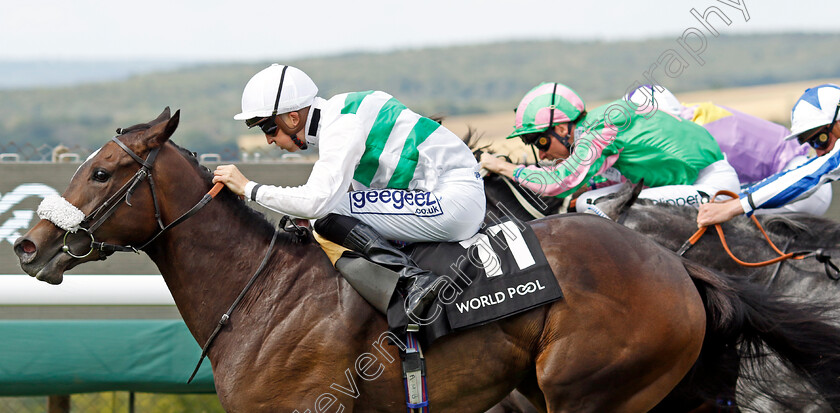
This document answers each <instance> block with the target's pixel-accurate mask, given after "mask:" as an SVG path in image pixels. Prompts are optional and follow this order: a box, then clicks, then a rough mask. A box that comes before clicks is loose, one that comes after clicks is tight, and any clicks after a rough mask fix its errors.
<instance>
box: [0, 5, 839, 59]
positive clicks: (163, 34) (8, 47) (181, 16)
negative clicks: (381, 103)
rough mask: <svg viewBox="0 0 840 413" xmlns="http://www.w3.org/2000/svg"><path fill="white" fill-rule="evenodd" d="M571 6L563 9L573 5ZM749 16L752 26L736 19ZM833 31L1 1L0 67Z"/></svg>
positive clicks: (758, 8) (774, 24)
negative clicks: (6, 63)
mask: <svg viewBox="0 0 840 413" xmlns="http://www.w3.org/2000/svg"><path fill="white" fill-rule="evenodd" d="M569 3H571V5H570V4H569ZM732 5H735V6H738V7H740V8H742V9H743V8H746V10H747V13H748V14H749V21H745V20H746V19H745V16H744V13H743V12H742V11H739V10H738V9H737V8H736V7H733V6H732ZM711 6H715V7H718V8H719V10H720V11H721V12H723V14H724V15H725V16H726V17H727V18H729V19H730V20H731V24H730V25H729V26H727V25H726V24H725V23H723V22H722V21H721V20H719V19H718V18H717V17H715V16H710V17H709V20H710V21H711V22H712V25H713V26H714V27H715V28H716V29H717V30H718V31H719V32H720V33H722V34H736V33H754V32H762V33H763V32H779V31H792V30H793V31H804V32H815V31H819V32H825V31H832V32H837V31H840V26H838V22H839V21H840V19H838V18H840V2H837V1H833V0H797V1H793V0H740V2H739V0H636V1H633V0H595V1H579V0H578V1H569V0H540V1H537V0H505V1H500V0H418V1H412V2H408V1H401V0H298V1H282V0H280V1H278V0H225V1H215V0H202V1H198V0H142V1H130V2H128V1H122V0H110V1H104V0H24V1H12V0H4V1H3V5H2V7H0V60H22V59H27V60H28V59H39V60H43V59H60V60H77V59H121V60H122V59H126V60H137V59H138V58H152V59H179V60H195V59H200V60H236V61H243V60H266V59H276V60H279V59H285V58H296V57H305V56H321V55H325V54H335V53H341V52H350V51H387V50H394V49H401V48H417V47H426V46H442V45H460V44H471V43H484V42H491V41H499V40H509V39H603V40H619V39H640V38H649V37H673V38H674V39H676V38H677V37H679V36H680V35H681V34H682V33H683V32H684V31H685V30H686V29H689V28H692V27H694V28H698V29H699V28H701V27H700V23H699V22H698V20H697V19H695V18H694V17H693V16H692V14H691V10H692V9H695V10H697V11H698V12H699V13H701V14H702V13H704V12H705V11H706V10H707V9H708V8H709V7H711Z"/></svg>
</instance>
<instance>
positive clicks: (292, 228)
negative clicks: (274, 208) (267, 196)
mask: <svg viewBox="0 0 840 413" xmlns="http://www.w3.org/2000/svg"><path fill="white" fill-rule="evenodd" d="M279 226H280V227H281V228H283V231H285V232H293V233H294V234H295V236H297V237H298V238H305V237H309V236H311V235H310V233H309V230H308V229H307V228H304V227H302V226H299V225H297V224H295V222H294V220H292V219H291V218H290V217H289V216H288V215H284V216H283V218H282V219H280V225H279ZM278 234H280V231H278V230H274V235H273V236H272V237H271V243H269V244H268V249H266V251H265V256H264V257H263V260H262V262H261V263H260V266H259V267H257V271H256V272H254V275H252V276H251V279H250V280H248V283H247V284H245V288H243V289H242V291H241V292H240V293H239V295H238V296H237V297H236V299H235V300H233V304H231V306H230V308H229V309H228V310H227V312H225V313H224V314H222V318H221V319H220V320H219V323H218V324H216V329H215V330H213V332H212V333H211V334H210V337H209V338H207V342H205V343H204V346H203V347H202V348H201V357H199V359H198V364H196V366H195V369H194V370H193V372H192V374H191V375H190V378H189V379H188V380H187V384H189V383H190V382H192V380H193V378H195V375H196V373H198V369H199V368H200V367H201V362H203V361H204V358H205V357H207V352H208V351H209V350H210V345H211V344H213V341H215V340H216V336H218V335H219V333H220V332H221V331H222V328H223V327H224V326H225V325H227V323H228V321H229V320H230V316H231V314H233V310H235V309H236V307H237V306H238V305H239V303H240V302H241V301H242V298H244V297H245V294H247V293H248V290H250V289H251V286H252V285H254V281H256V280H257V277H259V275H260V274H261V273H262V271H263V269H265V266H266V264H268V259H269V257H271V251H273V250H274V243H275V241H277V235H278Z"/></svg>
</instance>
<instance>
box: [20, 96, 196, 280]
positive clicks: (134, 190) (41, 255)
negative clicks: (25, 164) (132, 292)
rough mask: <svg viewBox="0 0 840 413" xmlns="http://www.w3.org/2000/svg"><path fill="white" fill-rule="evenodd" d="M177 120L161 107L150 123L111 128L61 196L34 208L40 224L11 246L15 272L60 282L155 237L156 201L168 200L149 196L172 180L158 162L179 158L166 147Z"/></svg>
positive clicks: (157, 227)
mask: <svg viewBox="0 0 840 413" xmlns="http://www.w3.org/2000/svg"><path fill="white" fill-rule="evenodd" d="M179 120H180V111H177V112H175V114H174V115H170V111H169V108H168V107H167V108H166V109H164V111H163V112H162V113H161V114H160V116H158V117H157V118H156V119H154V120H152V121H151V122H149V123H145V124H138V125H135V126H132V127H130V128H125V129H118V130H117V132H118V135H117V136H115V137H114V138H113V139H112V140H110V141H108V142H107V143H106V144H105V145H103V146H102V147H101V148H100V149H99V150H97V151H96V152H94V153H93V155H91V156H90V157H89V158H88V159H87V160H86V161H85V162H84V163H83V164H82V165H81V166H80V167H79V169H78V170H77V171H76V173H75V174H74V175H73V177H72V179H71V181H70V185H69V186H68V187H67V190H65V191H64V193H63V194H62V196H61V197H58V196H56V197H54V198H47V199H45V200H44V202H43V203H42V204H41V206H39V208H38V214H39V216H40V217H41V218H42V219H41V221H40V222H38V223H37V224H36V225H35V227H33V228H32V229H31V230H29V231H28V232H27V233H26V234H25V235H23V236H22V237H20V238H19V239H18V240H17V241H16V242H15V244H14V251H15V253H16V254H17V256H18V258H19V260H20V264H21V268H23V270H24V271H25V272H26V273H27V274H29V275H31V276H33V277H36V278H37V279H39V280H41V281H46V282H48V283H50V284H60V283H61V282H62V281H63V277H64V272H65V271H67V270H69V269H72V268H74V267H76V266H77V265H79V264H82V263H85V262H89V261H94V260H103V259H105V258H107V257H108V256H109V255H110V254H112V253H113V252H114V251H124V250H125V249H120V248H127V249H132V247H130V246H132V245H134V246H140V245H144V244H145V242H146V241H147V240H149V239H151V238H152V237H154V236H155V233H156V232H157V231H160V229H161V228H162V224H161V222H162V221H161V216H162V215H167V214H168V213H169V211H166V210H165V209H161V208H159V199H158V198H164V197H168V198H171V197H172V195H170V194H165V193H156V190H155V180H156V179H157V180H160V181H165V180H166V179H167V176H170V175H171V172H170V173H167V171H166V170H167V168H170V169H171V167H170V166H169V164H171V163H173V162H172V161H169V160H167V161H166V162H162V161H161V160H162V159H163V158H172V154H175V155H178V153H177V149H176V147H175V146H174V145H166V143H167V142H168V141H169V138H170V137H171V136H172V134H173V133H174V132H175V129H176V128H177V127H178V122H179ZM178 157H179V158H181V159H182V160H185V159H184V158H183V157H182V156H180V155H178ZM156 160H157V162H155V161H156ZM144 181H145V182H144ZM158 192H159V191H158Z"/></svg>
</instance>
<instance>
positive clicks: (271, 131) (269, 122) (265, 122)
mask: <svg viewBox="0 0 840 413" xmlns="http://www.w3.org/2000/svg"><path fill="white" fill-rule="evenodd" d="M245 125H246V126H248V128H249V129H250V128H253V127H254V126H259V127H260V129H261V130H262V131H263V133H264V134H266V135H268V136H274V135H277V123H276V122H274V116H269V117H267V118H251V119H248V120H246V121H245Z"/></svg>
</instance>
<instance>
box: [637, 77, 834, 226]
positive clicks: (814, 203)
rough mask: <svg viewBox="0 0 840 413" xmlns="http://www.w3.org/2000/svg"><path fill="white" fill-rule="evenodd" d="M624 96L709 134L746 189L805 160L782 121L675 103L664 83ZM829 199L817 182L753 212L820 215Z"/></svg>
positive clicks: (804, 153)
mask: <svg viewBox="0 0 840 413" xmlns="http://www.w3.org/2000/svg"><path fill="white" fill-rule="evenodd" d="M625 99H627V100H630V101H632V102H633V103H635V104H636V105H638V106H639V107H647V106H649V105H651V104H653V105H654V107H656V109H657V110H661V111H664V112H666V113H670V114H672V115H675V116H679V117H681V118H683V119H687V120H690V121H692V122H694V123H697V124H698V125H700V126H703V127H704V128H706V130H708V131H709V133H711V134H712V136H714V138H715V140H716V141H717V143H718V145H720V149H721V151H723V154H724V155H725V156H726V160H727V161H728V162H729V163H730V164H731V165H732V167H733V168H735V172H737V173H738V178H739V179H740V181H741V187H742V188H745V187H747V186H749V185H752V184H754V183H756V182H758V181H760V180H762V179H764V178H766V177H768V176H770V175H773V174H775V173H778V172H781V171H784V170H788V169H793V168H795V167H797V166H799V165H802V164H803V163H805V162H807V161H808V157H807V155H808V152H809V150H808V145H802V144H800V143H799V142H797V141H795V140H786V139H785V137H787V136H789V135H790V134H791V132H790V131H789V130H788V129H787V128H785V127H784V126H782V125H779V124H776V123H773V122H770V121H767V120H764V119H761V118H759V117H756V116H752V115H748V114H746V113H743V112H739V111H737V110H734V109H730V108H727V107H725V106H720V105H715V104H713V103H711V102H702V103H680V101H679V100H678V99H677V97H676V96H674V94H673V93H671V92H670V91H669V90H668V89H666V88H665V87H663V86H660V85H657V86H653V87H652V86H651V85H643V86H640V87H639V88H637V89H635V90H633V91H631V92H630V93H628V94H627V95H626V96H625ZM830 203H831V185H821V186H820V187H819V189H818V190H817V191H816V192H815V193H814V194H813V195H811V196H809V197H807V198H805V199H800V200H799V201H796V202H792V203H789V204H787V205H784V206H782V207H779V208H772V209H761V210H758V211H756V213H757V214H778V213H790V212H805V213H809V214H813V215H822V214H824V213H825V212H826V211H827V210H828V207H829V204H830Z"/></svg>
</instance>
